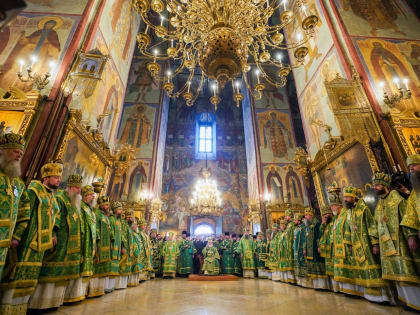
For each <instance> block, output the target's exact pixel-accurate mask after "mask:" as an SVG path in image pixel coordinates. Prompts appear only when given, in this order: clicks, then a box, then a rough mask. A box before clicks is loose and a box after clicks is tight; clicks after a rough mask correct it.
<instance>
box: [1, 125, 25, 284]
mask: <svg viewBox="0 0 420 315" xmlns="http://www.w3.org/2000/svg"><path fill="white" fill-rule="evenodd" d="M24 148H25V140H24V139H23V137H22V136H21V135H18V134H15V133H7V134H3V135H1V136H0V221H2V222H3V223H2V225H1V226H0V279H1V278H2V273H3V268H4V264H5V261H6V257H7V252H8V251H9V247H10V245H11V243H12V235H13V230H14V228H15V225H16V220H17V218H18V216H19V214H18V213H19V211H21V212H22V211H23V212H25V211H27V210H28V209H23V208H19V200H20V199H21V196H22V194H24V193H25V184H24V183H23V181H22V180H21V179H20V176H21V169H20V162H21V159H22V156H23V151H24ZM26 198H27V196H24V198H23V199H26Z"/></svg>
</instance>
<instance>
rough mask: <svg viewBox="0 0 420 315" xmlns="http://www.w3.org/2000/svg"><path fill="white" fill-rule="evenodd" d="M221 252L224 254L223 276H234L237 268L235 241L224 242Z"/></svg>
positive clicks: (222, 263)
mask: <svg viewBox="0 0 420 315" xmlns="http://www.w3.org/2000/svg"><path fill="white" fill-rule="evenodd" d="M220 251H221V253H222V262H221V272H222V273H223V274H233V273H234V267H235V262H234V254H233V240H231V239H229V240H223V241H222V242H221V244H220Z"/></svg>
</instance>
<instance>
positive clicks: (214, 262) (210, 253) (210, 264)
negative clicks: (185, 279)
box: [203, 245, 220, 276]
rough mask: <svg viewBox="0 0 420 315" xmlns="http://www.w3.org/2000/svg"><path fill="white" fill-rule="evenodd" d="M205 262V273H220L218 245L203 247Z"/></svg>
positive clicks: (213, 274)
mask: <svg viewBox="0 0 420 315" xmlns="http://www.w3.org/2000/svg"><path fill="white" fill-rule="evenodd" d="M203 256H204V264H203V271H204V274H205V275H209V276H215V275H218V274H219V273H220V264H219V260H220V255H219V251H218V249H217V247H215V246H212V247H210V246H208V245H207V246H206V247H204V249H203Z"/></svg>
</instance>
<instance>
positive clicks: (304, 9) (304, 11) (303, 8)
mask: <svg viewBox="0 0 420 315" xmlns="http://www.w3.org/2000/svg"><path fill="white" fill-rule="evenodd" d="M302 11H303V14H304V15H305V17H307V16H308V13H307V12H306V6H304V5H303V6H302Z"/></svg>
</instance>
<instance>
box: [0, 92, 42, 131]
mask: <svg viewBox="0 0 420 315" xmlns="http://www.w3.org/2000/svg"><path fill="white" fill-rule="evenodd" d="M41 103H42V96H41V94H39V93H38V92H36V91H30V92H28V93H25V92H23V91H22V90H20V89H18V88H17V87H11V88H10V89H8V90H4V89H1V88H0V116H1V112H2V111H13V112H21V113H22V114H23V120H22V122H21V124H20V126H19V128H18V130H15V132H16V133H18V134H20V135H22V136H24V137H25V138H29V135H28V134H27V131H28V127H29V126H30V124H31V122H32V119H33V117H34V115H35V113H36V110H37V109H38V107H39V105H40V104H41ZM1 121H2V120H1V118H0V123H1ZM6 127H7V126H4V128H6ZM4 131H6V130H4Z"/></svg>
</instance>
